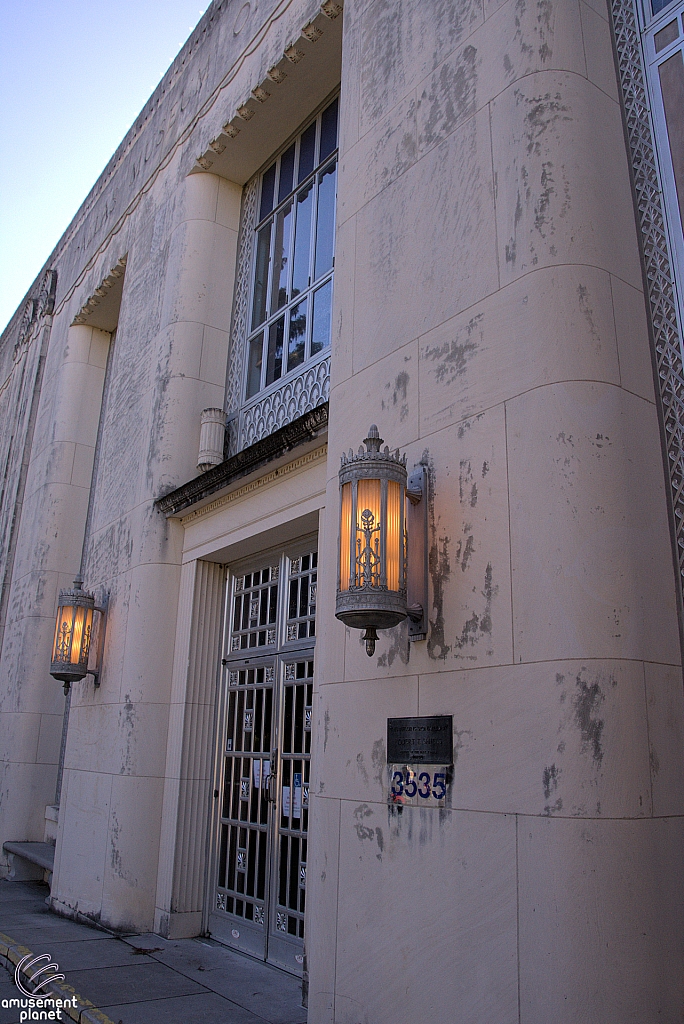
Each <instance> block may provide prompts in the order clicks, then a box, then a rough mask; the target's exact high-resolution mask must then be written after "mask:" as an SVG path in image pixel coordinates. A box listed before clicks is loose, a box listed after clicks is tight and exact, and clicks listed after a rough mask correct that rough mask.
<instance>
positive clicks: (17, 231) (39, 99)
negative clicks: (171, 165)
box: [0, 0, 209, 331]
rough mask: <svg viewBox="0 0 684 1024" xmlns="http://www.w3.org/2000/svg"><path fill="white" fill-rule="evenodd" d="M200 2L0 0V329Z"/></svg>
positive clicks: (188, 26)
mask: <svg viewBox="0 0 684 1024" xmlns="http://www.w3.org/2000/svg"><path fill="white" fill-rule="evenodd" d="M208 2H209V0H106V2H105V0H52V2H48V0H0V331H2V330H3V329H4V327H5V325H6V324H7V322H8V320H9V319H10V317H11V316H12V314H13V313H14V310H15V309H16V307H17V306H18V305H19V303H20V302H21V300H22V299H23V297H24V295H25V294H26V292H27V291H28V289H29V287H30V285H31V283H32V281H33V279H34V278H35V277H36V275H37V274H38V272H39V271H40V268H41V267H42V265H43V264H44V262H45V260H46V259H47V258H48V256H49V255H50V253H51V251H52V250H53V248H54V247H55V245H56V244H57V242H58V241H59V238H60V236H61V235H62V233H63V231H64V230H65V229H66V227H67V225H68V224H69V221H70V220H71V218H72V217H73V216H74V214H75V213H76V211H77V209H78V207H79V206H80V205H81V203H82V202H83V200H84V199H85V197H86V195H87V194H88V192H89V191H90V189H91V187H92V186H93V185H94V183H95V181H96V180H97V178H98V176H99V174H100V172H101V171H102V170H103V169H104V167H105V165H106V163H107V161H108V160H109V158H110V156H111V155H112V153H113V152H114V150H115V149H116V147H117V146H118V144H119V142H121V139H122V138H123V137H124V135H125V134H126V132H127V131H128V129H129V128H130V126H131V124H132V123H133V121H134V120H135V118H136V117H137V115H138V113H139V112H140V110H141V108H142V107H143V106H144V104H145V102H146V100H147V99H148V97H149V96H150V94H151V93H152V91H153V90H154V88H155V86H156V85H157V83H158V82H159V80H160V78H161V77H162V75H163V74H164V72H165V71H166V69H167V68H168V66H169V64H170V63H171V62H172V60H173V59H174V57H175V56H176V54H177V53H178V51H179V50H180V48H181V46H182V45H183V43H184V42H185V40H186V39H187V37H188V36H189V35H190V32H191V31H192V29H193V28H194V27H195V25H196V24H197V22H198V21H199V18H200V15H201V13H203V12H204V9H205V8H206V7H207V6H208Z"/></svg>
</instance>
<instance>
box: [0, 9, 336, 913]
mask: <svg viewBox="0 0 684 1024" xmlns="http://www.w3.org/2000/svg"><path fill="white" fill-rule="evenodd" d="M316 17H319V18H322V19H323V20H325V18H324V17H323V16H322V15H321V14H320V5H319V4H318V3H316V2H313V0H298V2H297V3H294V4H292V3H283V2H282V0H281V2H280V3H277V2H273V3H267V4H265V5H264V4H260V5H259V8H258V10H257V7H256V5H254V4H252V5H251V6H250V5H249V4H246V5H245V4H239V3H235V2H230V3H226V2H224V3H216V4H213V5H212V7H211V8H210V9H209V10H208V11H207V14H206V15H205V17H204V18H203V19H202V21H201V23H200V25H199V26H198V28H197V29H196V30H195V32H193V34H192V36H191V37H190V39H189V40H188V43H187V44H186V46H185V47H184V48H183V50H182V51H181V53H180V54H179V56H178V58H177V60H176V61H175V62H174V64H173V65H172V67H171V68H170V69H169V71H168V72H167V74H166V75H165V77H164V79H163V80H162V82H161V84H160V86H159V88H158V89H157V90H156V92H155V94H154V95H153V97H152V98H151V99H150V101H149V103H148V104H147V105H146V107H145V108H144V110H143V111H142V113H141V115H140V117H139V118H138V120H137V121H136V123H135V124H134V126H133V128H132V129H131V131H130V132H129V134H128V135H127V136H126V138H125V139H124V141H123V143H122V145H121V146H120V147H119V150H117V153H116V154H115V155H114V157H113V158H112V160H111V161H110V163H109V165H108V166H107V168H106V169H105V171H104V172H103V174H102V176H101V178H100V179H99V181H98V182H97V184H96V185H95V187H94V189H93V190H92V192H91V194H90V195H89V196H88V198H87V199H86V201H85V202H84V204H83V206H82V208H81V210H80V211H79V213H78V214H77V216H76V218H75V219H74V221H73V222H72V224H71V225H70V226H69V228H68V229H67V231H66V232H65V235H64V237H63V238H62V239H61V241H60V243H59V245H58V246H57V248H56V249H55V252H54V253H53V254H52V256H51V259H50V261H49V266H50V268H54V269H55V270H56V271H57V275H58V286H57V294H56V297H55V303H54V315H53V317H52V320H51V333H50V335H49V345H47V348H46V352H45V371H44V380H43V387H42V390H39V403H38V413H37V418H36V424H35V432H34V435H33V437H32V440H31V443H30V444H29V448H28V450H27V451H26V453H25V460H26V462H27V464H28V471H27V481H28V482H27V487H26V494H27V501H25V503H24V506H23V509H20V508H19V505H18V503H17V500H16V499H15V498H13V497H12V496H11V495H9V497H7V498H6V499H5V497H4V496H3V501H4V504H3V506H2V511H3V516H4V517H5V518H6V519H9V520H12V517H14V519H15V521H16V524H17V525H16V536H17V542H16V558H15V565H14V570H13V574H12V575H11V579H10V580H8V584H7V593H8V594H9V601H8V611H7V616H6V619H7V621H6V628H5V634H4V646H3V650H2V690H3V706H2V710H3V712H6V715H5V718H4V721H3V734H2V736H3V744H2V760H3V771H4V776H3V801H2V802H0V848H1V843H2V842H4V841H5V840H7V839H15V840H17V839H20V840H42V839H43V826H44V813H45V805H46V804H48V803H52V801H53V799H54V792H55V778H56V767H57V761H58V757H59V743H60V734H61V720H62V708H63V696H62V692H61V687H60V685H59V684H58V683H57V682H56V681H55V680H52V679H51V678H50V677H49V675H48V667H49V657H50V647H51V642H52V634H53V630H54V615H55V611H56V603H57V596H58V592H59V589H60V588H61V587H66V586H69V585H70V584H71V582H72V580H73V577H74V575H75V573H76V572H77V571H78V569H79V565H80V564H81V553H82V549H83V548H84V552H83V554H84V560H83V566H84V576H85V585H86V586H87V587H88V588H89V589H92V590H94V592H95V594H96V595H97V597H98V598H101V597H103V596H105V595H108V597H109V618H108V626H107V640H106V647H105V657H104V667H103V671H102V675H101V680H100V682H101V685H100V686H99V688H97V689H96V688H94V687H93V684H92V679H91V678H88V679H86V681H84V682H83V683H80V684H77V686H75V687H74V691H73V697H72V703H71V716H70V723H69V734H68V742H67V747H66V757H65V766H64V780H63V787H62V799H61V805H60V821H59V834H58V840H57V849H56V859H55V873H54V879H53V889H52V897H53V903H54V906H55V907H56V908H57V909H58V910H60V911H61V912H64V913H79V914H84V915H86V916H88V917H91V918H93V919H94V920H98V921H101V922H102V923H105V924H108V925H109V926H111V927H114V928H124V929H135V930H140V929H142V930H146V929H149V928H151V927H152V925H153V923H154V906H155V891H156V887H157V873H158V861H159V836H160V829H161V822H162V814H163V793H164V779H165V776H166V773H167V731H168V718H169V706H170V704H171V702H172V691H171V675H172V665H173V655H174V642H175V629H176V621H177V606H178V595H179V586H180V575H181V569H180V564H181V552H182V529H181V528H180V527H179V525H178V524H177V523H168V522H167V521H166V520H165V519H164V517H163V516H161V514H160V513H158V512H157V511H155V509H154V500H155V499H156V498H158V497H159V496H160V495H161V494H163V493H165V492H167V491H169V490H172V489H173V488H174V487H176V486H178V485H180V484H181V483H185V482H186V481H187V480H189V479H191V478H192V477H194V476H196V475H197V469H196V459H197V451H198V442H199V428H200V413H201V410H202V409H203V408H206V407H216V406H218V407H221V406H222V405H223V399H224V390H225V378H226V365H227V358H228V343H229V331H230V322H231V313H232V297H233V283H234V280H235V256H236V249H237V235H238V226H239V213H240V202H241V190H242V184H243V183H244V181H245V180H246V179H247V177H249V176H250V175H252V174H254V172H255V171H256V170H257V169H258V168H259V165H260V164H261V163H262V162H263V160H264V159H266V158H267V157H268V156H269V155H270V153H272V152H273V150H274V149H277V147H278V146H279V145H281V144H282V142H283V141H284V140H285V138H286V137H287V135H288V134H289V133H291V131H292V130H293V129H294V128H295V127H296V126H297V125H298V124H299V123H301V120H302V119H303V117H305V116H307V115H308V113H310V111H311V109H312V106H313V107H315V106H316V104H317V103H320V101H321V100H322V99H323V98H324V96H325V95H326V94H327V92H329V90H330V88H331V85H330V83H329V82H327V81H326V80H325V76H323V79H322V80H321V81H320V82H318V81H316V80H315V76H314V83H313V86H312V85H311V82H310V81H309V79H310V78H311V71H312V70H313V69H315V68H316V67H317V64H316V61H317V60H319V63H320V59H319V57H317V56H316V54H319V55H320V58H321V59H323V60H324V61H325V60H327V58H326V50H325V45H327V43H326V42H325V40H324V44H321V46H319V47H318V49H317V50H313V49H311V43H310V41H309V40H308V39H304V40H303V42H302V43H301V44H300V45H301V46H303V50H298V51H297V62H296V63H297V67H296V68H295V66H294V65H292V72H291V74H290V75H289V76H287V77H285V76H283V81H284V82H285V85H284V87H283V90H281V92H280V94H279V95H278V96H275V97H274V99H273V102H272V104H271V107H267V108H265V109H266V111H267V113H268V110H269V109H270V110H273V109H277V104H278V103H280V104H281V105H283V104H285V105H287V104H288V99H289V108H290V109H289V114H288V117H287V118H283V119H282V122H283V123H282V124H280V125H278V127H277V128H276V129H273V128H272V129H271V131H270V133H269V132H265V131H264V128H263V122H260V119H259V117H254V115H252V117H253V120H251V119H250V124H249V125H248V124H247V120H246V119H240V118H239V117H237V114H236V111H237V109H238V108H243V107H244V105H245V104H250V103H251V104H252V107H255V106H256V107H260V104H257V103H256V101H255V100H254V98H253V97H252V90H253V89H254V88H256V86H258V85H260V84H261V83H262V81H263V80H264V78H265V76H266V72H267V70H268V69H269V68H271V67H273V66H275V65H276V64H277V63H279V62H283V61H284V62H285V63H287V61H286V60H285V58H284V56H283V52H284V50H285V49H288V48H289V47H291V46H292V45H293V44H294V43H295V42H297V40H299V38H300V36H301V30H302V27H303V26H305V25H306V24H307V23H309V22H311V20H312V19H315V18H316ZM307 48H308V49H307ZM302 57H311V59H310V60H308V63H307V60H304V61H303V63H301V61H302ZM327 64H328V69H327V74H328V76H330V75H332V80H333V84H334V81H335V75H336V74H337V75H338V74H339V73H338V72H336V70H335V63H334V62H332V63H331V62H330V61H329V60H327ZM307 67H308V68H309V69H310V70H309V72H307ZM302 68H303V71H302ZM317 90H318V91H317ZM319 93H320V95H319ZM283 97H285V99H283ZM269 116H270V115H269ZM236 117H237V120H238V121H239V122H240V124H241V125H242V126H243V130H242V134H241V135H239V136H238V133H236V136H235V140H232V139H230V138H229V137H227V136H222V137H223V138H224V139H225V142H224V143H223V149H224V150H226V152H225V154H224V159H223V164H222V166H221V167H220V168H218V167H217V168H215V169H217V170H220V172H221V173H220V174H216V173H213V172H211V173H207V170H206V169H207V168H209V167H210V162H209V161H208V160H207V159H206V158H204V157H202V154H203V153H204V152H205V151H206V150H207V147H208V144H209V142H210V141H212V140H214V139H217V138H218V137H219V136H221V129H222V127H223V126H224V125H225V124H227V123H228V122H230V121H233V120H235V119H236ZM228 142H234V145H233V147H232V149H231V148H230V147H227V145H226V144H227V143H228ZM219 148H220V147H219ZM211 152H212V154H213V155H215V154H214V151H211ZM198 157H202V164H200V163H198ZM124 264H125V268H126V269H125V279H124V287H123V292H122V294H121V297H120V308H119V309H118V311H117V310H116V309H115V308H114V307H113V306H112V302H111V294H113V292H111V294H110V297H109V298H107V295H106V294H105V293H107V291H108V289H110V285H111V282H112V281H113V280H114V277H115V276H116V274H118V275H119V277H120V272H121V268H122V267H123V266H124ZM113 270H115V271H116V274H114V275H113V274H112V271H113ZM41 281H42V277H41V279H40V281H39V282H38V283H37V285H36V289H35V290H36V291H37V290H38V289H39V287H40V283H41ZM117 287H118V286H117ZM110 291H111V289H110ZM117 301H118V300H117ZM107 303H109V306H108V305H107ZM110 307H111V308H110ZM105 309H107V311H108V312H107V316H105V315H104V313H103V311H104V310H105ZM112 318H113V319H112ZM20 320H21V315H20V314H18V315H17V317H15V319H14V320H13V322H12V323H11V324H10V326H9V328H8V330H7V331H6V332H5V334H4V335H3V337H2V339H1V340H0V363H1V364H2V365H5V364H7V365H8V366H10V364H11V359H12V355H11V354H12V352H13V351H14V349H13V346H15V345H16V342H17V338H18V336H19V333H20V331H21V329H22V328H21V323H20ZM105 321H107V322H106V324H105ZM103 324H105V326H106V331H103V330H102V326H103ZM114 327H116V335H115V341H113V342H112V341H111V331H112V330H113V328H114ZM31 351H33V349H32V350H31ZM107 359H108V362H107ZM105 364H106V365H107V373H106V376H107V379H106V381H105V379H104V378H105ZM10 369H11V367H10ZM9 372H10V371H9V370H8V373H9ZM15 376H16V373H15ZM8 379H9V378H8ZM29 394H31V391H30V384H29ZM4 427H5V429H6V430H7V429H11V428H12V423H11V418H9V419H8V420H7V421H6V423H5V424H4ZM98 429H99V445H98V453H97V459H96V460H93V454H94V446H95V443H96V438H97V437H98ZM22 443H23V442H22ZM18 450H19V453H20V457H24V451H23V449H22V448H21V447H20V448H19V449H18ZM93 465H95V469H94V470H93ZM91 499H92V500H91ZM89 502H90V505H91V512H90V514H89V512H88V506H89ZM19 513H21V514H19ZM88 517H89V518H88ZM87 521H88V527H87V531H88V532H87V534H86V522H87ZM84 541H85V547H84ZM0 856H2V855H0ZM0 871H2V861H1V859H0Z"/></svg>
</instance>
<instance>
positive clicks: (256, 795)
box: [209, 544, 318, 973]
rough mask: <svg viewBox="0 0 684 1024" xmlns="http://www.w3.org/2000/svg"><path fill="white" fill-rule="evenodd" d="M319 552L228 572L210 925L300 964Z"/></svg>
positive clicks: (228, 938) (246, 945)
mask: <svg viewBox="0 0 684 1024" xmlns="http://www.w3.org/2000/svg"><path fill="white" fill-rule="evenodd" d="M317 562H318V558H317V552H316V550H315V545H313V544H310V545H308V546H306V550H302V548H301V546H300V548H299V550H295V551H294V552H282V553H281V554H280V555H279V556H277V557H274V558H270V559H264V560H263V562H261V563H257V564H256V565H254V564H253V565H250V566H248V567H247V568H246V570H245V569H241V570H240V571H239V572H236V573H233V574H230V575H229V583H228V595H227V601H226V628H225V641H224V652H223V657H222V672H221V687H222V701H221V714H220V724H219V732H218V743H217V748H218V749H217V766H216V770H217V784H216V808H217V815H216V822H215V832H214V856H213V880H212V885H211V890H210V892H211V905H210V908H209V928H210V931H211V933H212V934H213V935H215V936H216V937H217V938H219V939H220V940H221V941H224V942H227V943H228V944H229V945H231V946H234V947H236V948H237V949H241V950H243V951H245V952H248V953H250V954H252V955H255V956H259V957H261V958H263V959H267V960H269V962H271V963H274V964H277V965H278V966H279V967H282V968H285V969H286V970H289V971H292V972H293V973H301V971H302V965H303V940H304V917H305V911H306V869H307V838H308V831H309V784H310V770H311V735H312V726H313V718H312V713H313V665H314V662H313V644H314V641H315V632H316V630H315V623H316V592H317V575H318V567H317Z"/></svg>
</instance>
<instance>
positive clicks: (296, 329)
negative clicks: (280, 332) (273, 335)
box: [287, 299, 307, 373]
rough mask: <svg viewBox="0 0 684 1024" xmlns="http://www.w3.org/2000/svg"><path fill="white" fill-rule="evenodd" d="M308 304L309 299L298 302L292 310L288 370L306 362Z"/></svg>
mask: <svg viewBox="0 0 684 1024" xmlns="http://www.w3.org/2000/svg"><path fill="white" fill-rule="evenodd" d="M306 306H307V300H306V299H304V300H303V301H302V302H298V303H297V305H296V306H293V307H292V309H291V310H290V340H289V343H288V349H287V370H288V373H289V371H290V370H293V369H294V368H295V366H299V364H300V363H303V362H304V349H305V344H306Z"/></svg>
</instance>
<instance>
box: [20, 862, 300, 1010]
mask: <svg viewBox="0 0 684 1024" xmlns="http://www.w3.org/2000/svg"><path fill="white" fill-rule="evenodd" d="M48 891H49V890H48V887H47V886H46V885H44V884H43V883H40V882H9V881H6V880H2V881H0V933H1V934H0V959H1V961H2V963H3V964H4V965H5V967H6V968H7V970H6V971H0V1024H20V1012H21V1011H20V1010H19V1009H17V1008H14V1007H12V1008H3V1007H2V1002H3V1001H4V1000H10V999H17V998H22V997H21V993H20V992H19V991H18V989H17V988H15V986H14V981H13V978H14V966H15V964H16V963H17V962H18V960H20V959H21V958H22V957H24V956H27V955H28V954H29V953H33V955H34V956H40V955H41V954H43V953H49V954H50V957H51V958H52V961H53V962H54V963H56V964H58V965H59V970H60V973H61V974H64V975H65V980H64V982H62V983H55V984H56V985H58V986H59V987H60V989H61V992H62V995H63V996H65V997H73V996H74V995H75V996H76V1000H77V1009H76V1010H69V1016H67V1011H65V1010H62V1020H64V1021H66V1022H67V1024H68V1022H69V1020H70V1019H71V1020H74V1021H76V1022H77V1024H91V1022H92V1024H94V1022H98V1024H109V1022H112V1024H157V1022H163V1024H265V1022H268V1024H305V1022H306V1010H305V1009H304V1008H303V1007H302V1005H301V1001H302V990H301V982H300V981H299V979H297V978H294V977H292V976H291V975H289V974H285V973H284V972H283V971H279V970H277V969H276V968H274V967H269V966H267V965H266V964H263V963H260V962H259V961H257V960H252V959H251V958H250V957H247V956H242V955H241V954H239V953H235V952H233V951H232V950H229V949H227V948H226V947H225V946H221V945H220V944H219V943H217V942H214V941H213V940H211V939H179V940H166V939H162V938H160V937H159V936H158V935H132V936H131V935H128V936H125V937H120V936H113V935H110V934H109V933H108V932H105V931H100V930H99V929H96V928H89V927H88V926H87V925H83V924H78V923H76V922H75V921H69V920H66V919H65V918H62V917H58V916H57V915H56V914H53V913H51V912H50V911H49V910H48V909H47V907H46V906H45V897H46V896H47V895H48ZM10 972H11V973H10ZM29 987H30V986H29ZM24 998H25V997H24ZM34 1012H36V1011H34ZM34 1019H39V1018H34ZM43 1019H45V1018H43ZM24 1020H26V1018H24Z"/></svg>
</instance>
